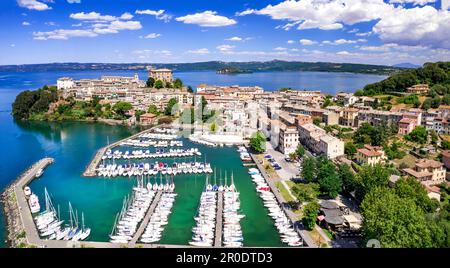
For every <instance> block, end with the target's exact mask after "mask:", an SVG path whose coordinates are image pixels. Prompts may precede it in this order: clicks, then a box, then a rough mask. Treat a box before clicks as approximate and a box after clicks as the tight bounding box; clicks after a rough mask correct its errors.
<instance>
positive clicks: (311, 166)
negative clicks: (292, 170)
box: [302, 157, 317, 182]
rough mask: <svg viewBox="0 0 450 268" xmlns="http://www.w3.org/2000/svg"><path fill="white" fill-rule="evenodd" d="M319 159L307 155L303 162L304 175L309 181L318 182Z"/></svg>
mask: <svg viewBox="0 0 450 268" xmlns="http://www.w3.org/2000/svg"><path fill="white" fill-rule="evenodd" d="M316 164H317V161H316V159H315V158H313V157H306V158H305V159H303V163H302V177H303V179H304V180H305V181H307V182H317V177H316Z"/></svg>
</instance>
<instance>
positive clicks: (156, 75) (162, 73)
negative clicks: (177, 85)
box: [148, 68, 173, 83]
mask: <svg viewBox="0 0 450 268" xmlns="http://www.w3.org/2000/svg"><path fill="white" fill-rule="evenodd" d="M148 77H151V78H153V79H155V81H157V80H161V81H162V82H164V83H172V82H173V75H172V70H170V69H165V68H164V69H153V68H148Z"/></svg>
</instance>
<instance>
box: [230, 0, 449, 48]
mask: <svg viewBox="0 0 450 268" xmlns="http://www.w3.org/2000/svg"><path fill="white" fill-rule="evenodd" d="M394 1H395V2H399V3H400V2H401V3H408V4H409V5H403V4H392V3H393V2H394ZM432 2H436V1H431V0H393V1H391V3H387V2H385V1H383V0H285V1H283V2H281V3H278V4H275V5H267V6H266V7H264V8H262V9H260V10H246V11H244V12H241V13H239V14H240V15H249V14H257V15H266V16H269V17H271V18H272V19H274V20H282V21H287V24H285V25H283V26H279V27H278V28H282V29H284V30H289V29H291V28H292V27H296V28H297V29H300V30H303V29H322V30H336V29H341V28H342V29H343V27H344V26H346V25H347V26H351V25H354V24H357V23H361V22H375V23H376V24H375V26H374V27H373V28H372V31H371V32H372V33H374V34H377V35H378V36H379V37H380V39H381V40H382V41H384V42H389V43H391V42H392V43H398V44H400V45H413V46H415V45H425V46H430V47H434V48H447V49H448V48H450V39H449V38H448V36H449V35H450V12H448V11H447V10H445V9H441V10H437V9H436V8H434V7H433V6H430V5H424V6H423V5H422V4H424V3H432ZM411 4H416V6H415V7H413V8H411ZM442 6H445V7H448V6H446V5H445V4H443V5H442ZM368 35H370V32H368V33H357V36H368Z"/></svg>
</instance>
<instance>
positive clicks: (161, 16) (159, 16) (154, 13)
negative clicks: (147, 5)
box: [135, 9, 172, 22]
mask: <svg viewBox="0 0 450 268" xmlns="http://www.w3.org/2000/svg"><path fill="white" fill-rule="evenodd" d="M165 12H166V11H165V10H164V9H160V10H151V9H145V10H136V11H135V13H136V14H139V15H150V16H155V18H156V19H158V20H163V21H164V22H169V21H170V20H171V19H172V15H169V14H166V13H165Z"/></svg>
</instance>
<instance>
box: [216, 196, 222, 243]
mask: <svg viewBox="0 0 450 268" xmlns="http://www.w3.org/2000/svg"><path fill="white" fill-rule="evenodd" d="M215 231H216V233H215V235H214V247H216V248H218V247H221V246H222V231H223V192H217V215H216V230H215Z"/></svg>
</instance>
